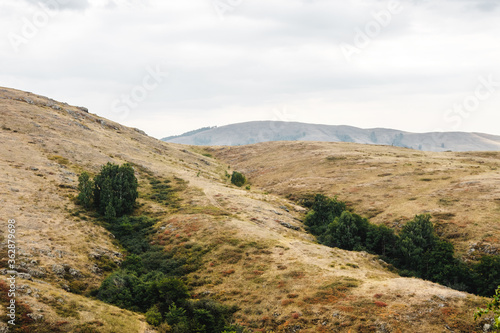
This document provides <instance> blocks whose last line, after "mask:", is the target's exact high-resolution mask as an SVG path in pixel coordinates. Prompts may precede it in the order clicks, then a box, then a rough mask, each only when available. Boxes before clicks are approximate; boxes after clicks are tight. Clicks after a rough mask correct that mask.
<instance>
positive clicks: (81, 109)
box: [77, 106, 89, 113]
mask: <svg viewBox="0 0 500 333" xmlns="http://www.w3.org/2000/svg"><path fill="white" fill-rule="evenodd" d="M77 108H78V110H80V111H83V112H85V113H89V109H87V108H86V107H84V106H78V107H77Z"/></svg>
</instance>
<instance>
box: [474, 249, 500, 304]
mask: <svg viewBox="0 0 500 333" xmlns="http://www.w3.org/2000/svg"><path fill="white" fill-rule="evenodd" d="M474 273H475V274H476V277H475V279H474V280H475V281H476V285H477V287H476V289H477V293H478V294H479V295H482V296H487V297H489V296H490V295H493V293H495V287H496V286H498V285H500V256H483V257H481V259H480V261H479V263H478V264H476V265H475V267H474Z"/></svg>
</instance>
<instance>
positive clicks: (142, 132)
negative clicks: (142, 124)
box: [134, 128, 147, 135]
mask: <svg viewBox="0 0 500 333" xmlns="http://www.w3.org/2000/svg"><path fill="white" fill-rule="evenodd" d="M134 131H136V132H138V133H140V134H142V135H147V134H146V132H144V131H143V130H140V129H138V128H134Z"/></svg>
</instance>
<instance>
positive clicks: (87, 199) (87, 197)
mask: <svg viewBox="0 0 500 333" xmlns="http://www.w3.org/2000/svg"><path fill="white" fill-rule="evenodd" d="M78 191H79V192H80V193H79V194H78V197H77V200H78V203H79V204H81V205H83V206H84V207H85V208H87V209H88V208H90V207H91V206H92V203H93V200H92V197H93V192H94V182H93V181H92V180H91V179H90V176H89V174H88V173H87V172H85V171H84V172H82V174H81V175H80V177H78Z"/></svg>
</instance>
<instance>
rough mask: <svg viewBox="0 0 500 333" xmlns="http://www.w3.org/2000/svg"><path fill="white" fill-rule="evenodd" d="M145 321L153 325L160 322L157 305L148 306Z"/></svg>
mask: <svg viewBox="0 0 500 333" xmlns="http://www.w3.org/2000/svg"><path fill="white" fill-rule="evenodd" d="M146 321H147V322H148V324H150V325H153V326H159V325H160V324H161V322H162V318H161V313H160V310H158V306H157V305H153V306H152V307H150V308H149V310H148V312H146Z"/></svg>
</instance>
